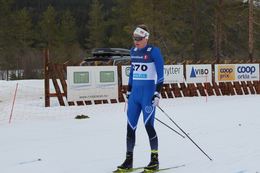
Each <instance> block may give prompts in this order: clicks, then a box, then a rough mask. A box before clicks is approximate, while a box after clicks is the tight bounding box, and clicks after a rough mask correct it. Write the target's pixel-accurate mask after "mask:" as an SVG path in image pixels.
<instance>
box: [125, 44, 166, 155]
mask: <svg viewBox="0 0 260 173" xmlns="http://www.w3.org/2000/svg"><path fill="white" fill-rule="evenodd" d="M130 54H131V69H130V75H129V82H128V91H129V92H131V94H130V96H129V98H128V110H127V119H128V123H127V151H128V152H133V150H134V145H135V130H136V127H137V123H138V119H139V116H140V113H141V111H142V113H143V120H144V124H145V128H146V131H147V133H148V136H149V141H150V147H151V150H152V151H157V150H158V138H157V135H156V131H155V129H154V118H155V108H156V107H155V106H153V104H152V98H153V96H154V93H155V92H156V91H157V92H159V93H160V90H161V88H162V86H163V80H164V77H163V75H164V71H163V65H164V61H163V57H162V55H161V52H160V49H159V48H157V47H154V46H151V45H147V46H146V47H144V48H142V49H138V48H136V47H135V48H132V49H131V52H130Z"/></svg>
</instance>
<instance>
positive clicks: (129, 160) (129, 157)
mask: <svg viewBox="0 0 260 173" xmlns="http://www.w3.org/2000/svg"><path fill="white" fill-rule="evenodd" d="M132 168H133V152H127V153H126V159H125V161H124V162H123V163H122V164H121V165H120V166H118V167H117V170H118V172H127V171H131V169H132Z"/></svg>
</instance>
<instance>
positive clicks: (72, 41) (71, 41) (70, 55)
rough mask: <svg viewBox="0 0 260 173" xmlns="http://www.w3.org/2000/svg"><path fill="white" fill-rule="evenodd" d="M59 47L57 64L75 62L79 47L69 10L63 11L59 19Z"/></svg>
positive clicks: (73, 19) (73, 21) (74, 25)
mask: <svg viewBox="0 0 260 173" xmlns="http://www.w3.org/2000/svg"><path fill="white" fill-rule="evenodd" d="M59 36H60V41H61V43H60V45H59V48H58V50H59V58H58V59H59V62H62V63H64V62H65V61H68V60H69V61H73V60H77V59H78V57H79V52H80V47H79V44H78V42H77V31H76V23H75V18H74V17H73V16H72V14H71V12H70V11H69V10H67V11H65V12H64V13H63V14H62V17H61V23H60V27H59Z"/></svg>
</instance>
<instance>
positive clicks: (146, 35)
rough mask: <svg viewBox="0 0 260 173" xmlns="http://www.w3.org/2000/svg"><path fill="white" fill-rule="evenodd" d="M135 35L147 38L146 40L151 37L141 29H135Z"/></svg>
mask: <svg viewBox="0 0 260 173" xmlns="http://www.w3.org/2000/svg"><path fill="white" fill-rule="evenodd" d="M134 34H136V35H140V36H141V37H145V38H146V39H148V38H149V35H150V34H149V32H147V31H146V30H144V29H142V28H139V27H137V28H136V29H135V31H134Z"/></svg>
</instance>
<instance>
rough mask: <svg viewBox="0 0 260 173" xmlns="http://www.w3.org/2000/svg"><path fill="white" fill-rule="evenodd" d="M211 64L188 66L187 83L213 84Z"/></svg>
mask: <svg viewBox="0 0 260 173" xmlns="http://www.w3.org/2000/svg"><path fill="white" fill-rule="evenodd" d="M211 66H212V65H211V64H190V65H186V81H187V83H205V82H211V80H212V75H211V74H212V73H211V68H212V67H211Z"/></svg>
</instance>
